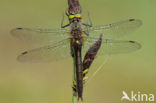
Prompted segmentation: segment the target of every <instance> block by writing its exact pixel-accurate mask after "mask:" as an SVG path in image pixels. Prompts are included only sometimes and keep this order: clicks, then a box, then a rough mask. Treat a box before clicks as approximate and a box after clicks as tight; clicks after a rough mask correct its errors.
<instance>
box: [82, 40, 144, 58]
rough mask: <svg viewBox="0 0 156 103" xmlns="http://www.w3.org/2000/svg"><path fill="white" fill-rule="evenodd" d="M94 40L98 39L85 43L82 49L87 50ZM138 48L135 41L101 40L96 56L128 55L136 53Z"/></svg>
mask: <svg viewBox="0 0 156 103" xmlns="http://www.w3.org/2000/svg"><path fill="white" fill-rule="evenodd" d="M96 40H98V39H92V40H88V41H86V45H84V48H89V46H91V45H92V44H93V43H94V42H95V41H96ZM140 48H141V44H139V43H138V42H136V41H124V40H112V39H103V40H102V44H101V47H100V49H99V52H98V55H104V54H120V53H129V52H133V51H136V50H138V49H140ZM85 51H86V50H85Z"/></svg>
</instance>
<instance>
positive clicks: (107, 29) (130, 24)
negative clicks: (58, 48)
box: [85, 19, 142, 39]
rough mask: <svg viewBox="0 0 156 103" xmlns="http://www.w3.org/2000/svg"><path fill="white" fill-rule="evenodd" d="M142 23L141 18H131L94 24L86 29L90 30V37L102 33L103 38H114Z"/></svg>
mask: <svg viewBox="0 0 156 103" xmlns="http://www.w3.org/2000/svg"><path fill="white" fill-rule="evenodd" d="M141 25H142V21H141V20H138V19H129V20H124V21H119V22H116V23H112V24H108V25H101V26H94V27H91V28H88V29H85V31H86V32H87V31H88V32H89V36H90V37H94V38H98V37H99V35H100V34H103V39H114V38H118V37H121V36H124V35H127V34H130V33H132V32H134V31H135V30H137V29H138V28H139V27H140V26H141Z"/></svg>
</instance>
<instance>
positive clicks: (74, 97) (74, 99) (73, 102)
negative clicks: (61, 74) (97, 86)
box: [72, 51, 77, 103]
mask: <svg viewBox="0 0 156 103" xmlns="http://www.w3.org/2000/svg"><path fill="white" fill-rule="evenodd" d="M75 59H76V57H75V51H74V57H73V86H74V82H76V60H75ZM72 103H77V92H76V91H74V90H73V96H72Z"/></svg>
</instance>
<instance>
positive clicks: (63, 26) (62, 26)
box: [61, 13, 70, 28]
mask: <svg viewBox="0 0 156 103" xmlns="http://www.w3.org/2000/svg"><path fill="white" fill-rule="evenodd" d="M66 15H67V14H66ZM63 22H64V13H63V18H62V21H61V28H65V27H68V26H69V25H70V24H67V25H63Z"/></svg>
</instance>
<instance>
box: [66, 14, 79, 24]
mask: <svg viewBox="0 0 156 103" xmlns="http://www.w3.org/2000/svg"><path fill="white" fill-rule="evenodd" d="M68 18H69V21H70V22H74V21H78V22H79V21H80V19H82V17H81V14H71V15H69V16H68Z"/></svg>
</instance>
